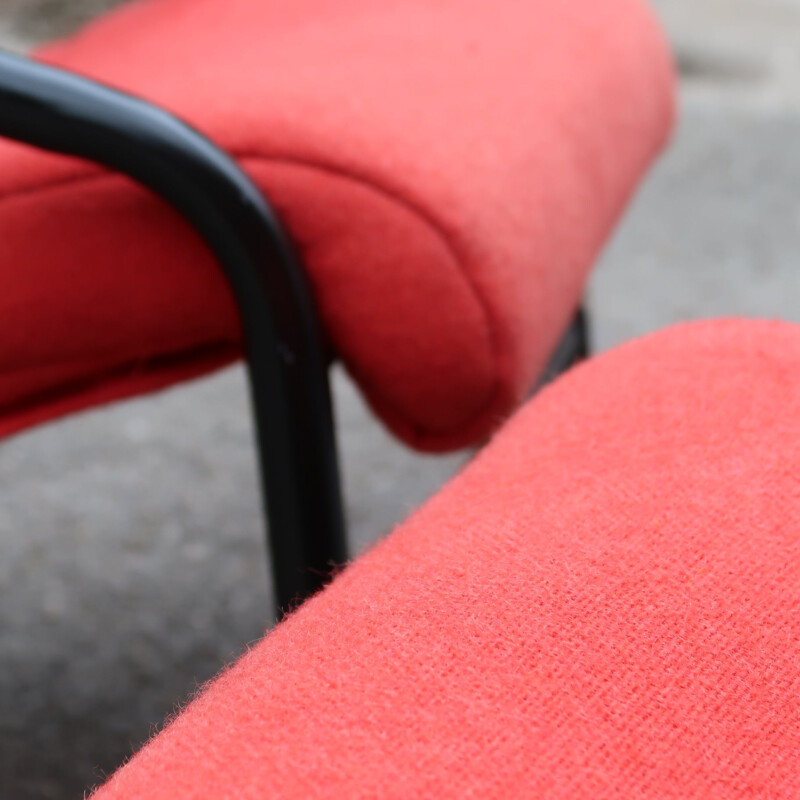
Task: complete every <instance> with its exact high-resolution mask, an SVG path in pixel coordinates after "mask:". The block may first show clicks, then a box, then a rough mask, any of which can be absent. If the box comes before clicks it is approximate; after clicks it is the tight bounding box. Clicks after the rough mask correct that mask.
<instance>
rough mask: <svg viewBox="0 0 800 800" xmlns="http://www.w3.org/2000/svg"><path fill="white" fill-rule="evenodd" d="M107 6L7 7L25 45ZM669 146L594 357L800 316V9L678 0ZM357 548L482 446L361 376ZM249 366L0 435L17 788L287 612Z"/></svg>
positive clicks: (347, 462) (671, 20) (139, 734)
mask: <svg viewBox="0 0 800 800" xmlns="http://www.w3.org/2000/svg"><path fill="white" fill-rule="evenodd" d="M109 5H112V3H111V2H109V0H99V2H98V1H95V2H86V0H80V2H79V1H78V0H72V2H67V1H66V0H35V1H32V0H0V37H2V39H3V41H4V43H5V44H7V45H9V46H12V47H14V48H16V49H23V48H24V47H25V46H27V45H29V44H30V43H32V42H33V41H35V40H36V39H37V38H42V37H45V36H50V35H56V34H59V33H62V32H65V31H67V30H69V29H70V28H72V27H74V26H75V25H77V24H80V23H81V22H82V21H83V20H84V19H86V18H88V17H89V16H91V14H93V13H95V12H96V11H98V10H99V9H100V8H101V7H104V6H109ZM656 5H657V7H658V9H659V11H660V12H661V13H662V14H663V16H664V19H665V22H666V24H667V27H668V29H669V31H670V34H671V36H672V38H673V41H674V43H675V46H676V51H677V54H678V62H679V64H680V67H681V71H682V74H683V77H684V83H683V90H682V95H683V97H682V119H681V124H680V127H679V130H678V133H677V135H676V137H675V141H674V143H673V146H672V148H671V150H670V152H669V154H668V155H667V156H666V158H664V160H663V161H662V162H661V164H660V165H659V167H658V168H657V169H656V170H655V172H654V173H653V175H652V177H651V178H650V179H649V181H648V182H647V184H646V186H645V187H644V189H643V190H642V191H641V192H640V194H639V196H638V197H637V199H636V201H635V203H634V204H633V206H632V208H631V210H630V213H629V214H628V216H627V218H626V221H625V223H624V224H623V226H622V227H621V229H620V231H619V233H618V234H617V235H616V237H615V238H614V240H613V242H612V243H611V244H610V246H609V247H608V249H607V251H606V253H605V255H604V257H603V259H602V262H601V265H600V267H599V269H598V270H597V272H596V276H595V278H594V280H593V282H592V285H591V289H590V292H589V305H590V309H591V312H592V315H593V332H594V338H595V347H596V349H605V348H607V347H610V346H612V345H614V344H616V343H618V342H620V341H624V340H627V339H630V338H631V337H634V336H638V335H640V334H642V333H645V332H647V331H650V330H653V329H656V328H659V327H662V326H664V325H667V324H669V323H671V322H674V321H676V320H682V319H694V318H698V317H706V316H714V315H752V316H768V317H783V318H785V319H796V320H800V311H798V308H800V302H799V301H800V271H798V270H797V268H796V258H795V253H796V251H797V249H798V245H800V203H798V200H797V187H798V186H800V160H799V159H798V158H797V143H798V142H799V141H800V116H799V114H800V88H798V87H800V81H798V77H799V76H800V63H799V62H800V48H798V47H797V46H796V43H797V40H798V36H799V35H800V0H659V1H658V2H657V3H656ZM335 391H336V404H337V414H338V417H339V420H340V428H339V430H340V436H341V442H342V449H343V460H344V466H345V478H346V491H347V497H348V514H349V518H350V522H351V529H352V539H353V546H354V549H356V550H358V549H360V548H362V547H364V546H365V545H366V544H367V543H369V542H371V541H372V540H374V539H375V538H376V537H377V536H379V535H381V534H382V533H385V532H386V531H388V530H389V529H391V527H392V526H393V525H394V524H395V523H396V522H397V521H399V520H401V519H402V518H403V517H404V516H405V515H406V514H407V513H408V512H409V510H410V509H412V508H413V507H415V506H417V505H418V504H419V503H420V502H422V500H423V499H424V498H425V497H426V496H428V495H429V494H431V493H432V492H434V491H435V490H436V489H437V488H438V487H439V486H440V485H441V484H442V483H443V482H444V481H445V480H446V479H447V478H448V476H450V475H451V474H452V473H453V472H454V471H456V470H457V469H458V467H459V465H460V464H461V463H462V462H463V461H464V459H465V458H466V457H467V456H465V455H456V456H451V457H447V458H429V457H428V458H426V457H421V456H419V455H415V454H412V453H409V452H408V451H406V450H405V449H403V448H402V447H401V446H399V445H398V444H397V443H395V442H394V441H392V440H391V439H390V438H389V437H388V436H387V435H386V434H385V433H384V432H383V431H382V430H381V429H380V428H379V427H378V425H377V424H376V423H375V422H374V421H373V420H372V418H371V417H370V415H369V413H368V412H367V411H366V410H365V409H364V407H363V405H362V403H361V401H360V400H359V398H358V395H357V394H356V392H355V391H354V390H353V388H352V386H351V385H350V383H349V382H348V380H347V379H346V377H345V376H344V375H343V374H342V373H341V372H337V374H336V376H335ZM250 435H251V431H250V426H249V422H248V417H247V406H246V401H245V387H244V378H243V373H242V370H241V369H240V368H234V369H230V370H227V371H225V372H223V373H221V374H219V375H217V376H215V377H212V378H210V379H207V380H202V381H198V382H195V383H193V384H191V385H188V386H184V387H181V388H178V389H174V390H172V391H169V392H165V393H162V394H160V395H157V396H155V397H149V398H145V399H141V400H136V401H133V402H128V403H124V404H120V405H117V406H114V407H112V408H108V409H103V410H99V411H96V412H92V413H89V414H83V415H79V416H76V417H74V418H72V419H70V420H68V421H65V422H62V423H59V424H55V425H49V426H45V427H43V428H41V429H39V430H36V431H33V432H31V433H28V434H25V435H22V436H19V437H16V438H13V439H11V440H8V441H5V442H3V443H2V444H0V548H1V549H0V798H2V799H3V800H5V799H6V798H20V799H21V800H29V799H30V800H32V799H33V798H70V797H73V798H79V797H81V796H82V792H83V791H84V789H86V788H87V787H90V786H91V785H92V784H94V783H96V782H98V781H100V780H101V779H102V776H103V775H105V774H107V773H108V772H109V771H111V770H113V769H114V767H115V766H116V765H118V764H119V763H120V762H121V761H122V760H123V759H124V758H125V757H126V756H128V755H129V754H130V752H131V750H132V749H133V748H134V747H136V746H137V745H138V744H139V743H141V742H142V741H143V740H144V739H146V738H147V737H148V735H149V733H150V732H151V731H152V730H153V729H154V728H155V727H156V726H158V725H159V724H160V722H161V720H162V719H163V717H164V716H165V715H166V714H169V713H171V712H172V711H173V709H174V708H176V706H177V705H178V704H180V703H181V702H184V701H185V699H186V698H187V697H188V696H189V695H190V694H191V692H192V691H194V689H195V687H197V685H198V684H200V683H202V682H203V681H205V680H207V679H208V678H209V677H210V676H212V675H213V674H214V673H215V672H216V671H217V670H218V669H219V668H220V666H221V665H223V664H225V663H226V662H229V661H230V660H232V659H233V658H235V657H236V655H237V653H239V652H240V651H241V649H242V648H243V647H244V646H245V645H246V643H247V642H250V641H252V640H254V639H256V638H257V637H258V636H259V635H260V634H261V633H262V631H263V629H264V628H265V626H266V625H267V624H268V621H269V618H270V614H271V607H270V600H269V588H268V578H267V569H266V565H265V562H264V551H263V543H262V538H261V535H260V524H261V523H260V517H259V507H258V497H257V493H256V482H255V473H254V453H253V449H252V446H251V439H250Z"/></svg>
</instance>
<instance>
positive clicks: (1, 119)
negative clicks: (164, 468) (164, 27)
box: [0, 53, 347, 613]
mask: <svg viewBox="0 0 800 800" xmlns="http://www.w3.org/2000/svg"><path fill="white" fill-rule="evenodd" d="M0 136H5V137H8V138H11V139H15V140H18V141H20V142H24V143H27V144H30V145H34V146H37V147H40V148H43V149H46V150H50V151H53V152H57V153H62V154H65V155H71V156H77V157H80V158H84V159H88V160H90V161H94V162H96V163H98V164H101V165H103V166H105V167H108V168H109V169H112V170H116V171H118V172H121V173H124V174H126V175H128V176H129V177H131V178H133V179H134V180H136V181H137V182H139V183H140V184H142V185H143V186H146V187H147V188H149V189H150V190H151V191H153V192H155V193H156V194H157V195H159V196H160V197H162V198H163V199H164V200H166V202H168V203H169V204H170V205H171V206H173V207H174V208H175V209H176V210H177V211H178V212H179V213H181V214H182V215H183V216H184V217H185V218H186V219H187V220H188V221H189V222H190V223H191V224H192V225H193V226H194V228H195V229H196V230H197V232H198V233H199V234H200V235H201V236H202V237H203V239H204V240H205V241H206V243H207V244H208V245H209V247H210V248H211V249H212V250H213V252H214V253H215V255H216V256H217V258H218V260H219V262H220V265H221V267H222V269H223V270H224V272H225V274H226V276H227V278H228V281H229V283H230V286H231V288H232V290H233V294H234V297H235V299H236V303H237V305H238V308H239V312H240V315H241V321H242V328H243V334H244V341H245V352H246V357H247V363H248V367H249V376H250V387H251V396H252V401H253V407H254V412H255V418H256V430H257V444H258V452H259V459H260V467H261V477H262V488H263V496H264V501H265V503H266V512H267V515H268V519H269V536H268V541H269V549H270V551H271V555H272V567H273V574H274V580H275V587H276V595H277V603H278V609H279V613H283V612H285V611H286V610H287V609H289V608H290V607H291V606H292V605H293V604H296V603H297V602H298V601H300V600H302V599H303V598H305V597H307V596H308V595H310V594H312V593H313V592H315V591H316V590H317V589H319V588H320V587H321V586H322V585H323V584H324V583H325V582H326V580H327V578H328V577H329V575H330V572H331V569H332V568H333V567H334V566H336V565H338V564H341V563H342V562H344V561H345V560H346V558H347V548H346V540H345V525H344V518H343V510H342V498H341V489H340V480H339V467H338V460H337V451H336V442H335V435H334V426H333V420H332V413H331V400H330V389H329V385H328V369H327V361H326V358H325V354H324V347H323V341H322V335H321V331H320V326H319V323H318V320H317V316H316V312H315V308H314V303H313V299H312V296H311V292H310V290H309V287H308V284H307V280H306V277H305V274H304V273H303V270H302V268H301V267H300V265H299V263H298V261H297V258H296V256H295V254H294V253H293V251H292V248H291V246H290V243H289V241H288V239H287V237H286V236H285V235H284V233H283V231H282V229H281V227H280V224H279V223H278V221H277V220H276V218H275V215H274V214H273V213H272V211H271V210H270V208H269V206H268V205H267V203H266V201H265V199H264V198H263V196H262V195H261V193H260V192H259V191H258V189H257V188H256V187H255V186H254V185H253V183H252V182H251V181H250V180H249V179H248V178H247V176H246V175H245V174H244V173H243V172H242V171H241V170H240V168H239V167H238V165H237V164H236V163H235V162H234V161H233V160H232V159H231V158H230V157H229V156H227V155H226V154H225V153H224V152H223V151H221V150H220V149H219V148H217V147H216V146H215V145H214V144H212V143H211V142H210V141H209V140H208V139H206V138H205V137H204V136H202V135H201V134H199V133H198V132H196V131H195V130H193V129H192V128H190V127H189V126H187V125H186V124H185V123H183V122H181V121H180V120H178V119H176V118H175V117H174V116H172V115H171V114H169V113H167V112H165V111H163V110H162V109H159V108H157V107H155V106H153V105H151V104H149V103H147V102H144V101H142V100H139V99H136V98H134V97H131V96H129V95H125V94H122V93H120V92H117V91H114V90H112V89H109V88H106V87H104V86H102V85H100V84H97V83H95V82H93V81H89V80H86V79H84V78H80V77H77V76H75V75H72V74H70V73H67V72H64V71H62V70H58V69H54V68H52V67H48V66H45V65H42V64H39V63H36V62H34V61H31V60H29V59H25V58H21V57H18V56H14V55H10V54H7V53H0ZM109 269H112V265H111V264H109Z"/></svg>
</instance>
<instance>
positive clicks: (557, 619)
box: [97, 321, 800, 800]
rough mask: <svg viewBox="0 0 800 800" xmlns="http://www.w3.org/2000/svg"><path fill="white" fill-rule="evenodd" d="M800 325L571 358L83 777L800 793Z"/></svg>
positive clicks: (290, 789) (383, 790) (217, 786)
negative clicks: (378, 529) (354, 549)
mask: <svg viewBox="0 0 800 800" xmlns="http://www.w3.org/2000/svg"><path fill="white" fill-rule="evenodd" d="M799 380H800V328H798V327H797V326H791V325H786V324H781V323H771V322H743V321H740V322H733V321H724V322H715V323H704V324H694V325H690V326H685V327H680V328H677V329H673V330H671V331H668V332H665V333H662V334H658V335H655V336H653V337H650V338H647V339H645V340H642V341H640V342H638V343H635V344H632V345H629V346H626V347H623V348H621V349H619V350H616V351H614V352H613V353H611V354H609V355H606V356H603V357H601V358H598V359H597V360H596V361H594V362H592V363H589V364H587V365H585V366H582V367H579V368H578V369H576V370H574V371H572V372H570V373H569V374H568V376H566V377H565V378H564V379H562V380H560V381H558V382H557V383H556V384H555V385H554V386H552V387H551V388H548V389H546V390H545V391H544V392H543V393H542V394H541V395H540V396H539V397H538V398H537V399H536V400H534V401H533V403H532V404H531V405H530V406H528V407H527V408H526V409H525V410H524V411H522V412H521V413H520V414H519V415H518V416H517V417H516V418H515V419H514V421H513V422H511V423H510V424H509V425H508V426H507V427H506V429H505V430H504V431H503V432H502V433H501V434H500V435H499V436H498V437H497V438H496V439H495V441H494V442H493V443H492V444H491V445H490V446H489V447H488V448H487V449H486V450H485V451H484V453H483V454H482V455H480V456H479V457H478V458H477V459H476V461H475V462H474V463H473V464H472V465H471V466H470V467H468V468H467V469H466V470H465V472H464V473H463V474H462V475H460V476H459V477H458V478H457V479H455V480H454V481H453V482H452V483H451V484H450V485H449V486H448V487H447V488H446V489H445V490H444V491H443V492H441V493H440V494H439V495H438V496H437V497H435V498H434V499H433V500H432V501H431V502H429V503H428V504H427V505H426V506H425V507H424V508H423V509H422V510H421V511H420V512H418V513H417V514H416V515H415V516H414V517H412V519H411V520H410V521H409V522H407V523H406V524H405V525H403V526H402V527H400V528H399V529H398V530H397V531H395V532H394V533H393V534H392V535H391V536H389V537H388V539H386V540H385V541H384V542H382V543H381V544H379V545H378V546H377V547H375V548H374V549H373V550H372V551H371V552H369V553H368V554H367V555H365V556H364V557H362V558H361V559H360V560H358V561H356V562H355V564H353V565H351V566H350V567H349V568H348V569H347V570H345V572H344V573H343V574H342V575H340V576H339V578H337V579H336V580H335V581H334V583H333V584H332V585H331V586H330V587H328V588H327V589H326V590H324V591H323V592H322V593H321V594H318V595H317V596H316V597H314V598H312V599H311V600H310V601H309V602H308V603H307V604H306V605H304V606H303V607H301V608H300V609H299V610H298V611H297V612H296V613H295V614H294V615H293V616H290V617H289V618H288V620H287V621H285V622H284V623H283V624H281V625H280V626H278V628H277V629H276V630H275V631H274V632H272V633H271V634H270V635H269V636H267V638H266V639H265V640H264V641H262V642H261V643H260V644H258V645H256V646H255V647H254V648H253V649H252V650H251V651H250V652H249V653H248V654H247V655H246V656H245V657H244V658H243V659H242V660H241V661H240V662H239V663H238V664H236V665H235V666H234V667H233V668H232V669H230V670H229V671H227V672H226V673H224V674H223V675H222V676H221V677H220V678H218V679H217V680H216V682H214V683H213V684H212V685H211V686H210V688H208V689H207V690H206V691H204V692H203V693H202V694H201V695H200V697H199V698H198V699H196V700H195V701H194V702H193V703H192V704H191V705H190V706H189V707H188V709H187V710H186V711H185V712H184V713H183V714H182V715H181V716H180V717H178V719H177V720H176V721H175V722H173V723H172V724H170V725H169V727H168V728H167V729H166V730H165V731H164V732H163V733H161V734H160V735H159V736H157V737H156V738H155V739H154V740H153V741H152V742H151V743H150V744H149V745H148V746H147V747H146V748H145V749H144V750H143V751H142V752H141V753H139V755H137V756H136V757H135V758H134V759H133V760H132V761H131V762H130V763H129V764H128V765H127V766H125V767H124V768H122V769H121V770H120V771H119V772H118V773H117V774H116V776H114V777H113V778H112V780H111V781H110V783H109V784H108V786H107V787H106V788H104V789H103V790H101V791H100V793H99V794H98V796H97V797H98V800H123V799H124V800H128V799H129V798H130V799H131V800H132V798H145V797H146V798H149V799H150V800H159V798H170V799H171V800H189V799H190V798H197V799H198V800H199V799H200V798H209V797H215V798H237V800H261V799H262V798H266V797H280V798H294V797H297V798H345V797H346V798H358V797H364V798H372V797H381V798H403V799H405V798H410V797H426V798H427V797H436V798H451V797H452V798H464V797H476V798H478V797H479V798H489V797H491V798H523V797H525V798H528V797H531V798H540V797H541V798H552V799H553V800H583V799H585V800H598V798H619V799H620V800H669V799H670V798H672V799H674V800H686V798H702V799H703V800H707V799H708V798H765V799H766V798H770V800H779V799H780V798H785V799H786V800H790V798H791V800H795V798H797V797H800V770H798V764H800V699H798V698H800V528H798V519H800V479H799V478H798V476H800V449H799V448H798V446H797V443H798V441H800V393H798V391H797V386H798V381H799Z"/></svg>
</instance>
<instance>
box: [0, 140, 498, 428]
mask: <svg viewBox="0 0 800 800" xmlns="http://www.w3.org/2000/svg"><path fill="white" fill-rule="evenodd" d="M231 156H232V157H233V158H235V159H236V160H237V161H245V162H247V161H250V162H257V163H258V164H264V165H273V164H274V165H281V164H286V165H289V166H297V167H305V168H307V169H309V170H316V171H319V172H322V173H325V174H329V175H333V176H335V177H337V178H340V179H346V180H350V181H353V182H354V183H356V184H358V185H359V186H361V187H362V188H364V189H367V190H369V191H372V192H374V193H375V194H377V195H379V196H382V197H384V198H385V199H387V200H389V201H391V202H392V203H394V204H395V205H397V206H399V207H401V208H403V209H404V210H406V211H408V212H409V213H410V214H411V215H412V216H414V217H416V218H417V219H418V220H419V221H420V222H421V223H423V225H424V226H425V227H426V228H428V230H430V231H432V232H433V233H434V234H435V235H436V237H437V238H438V239H439V240H440V241H441V243H442V245H443V246H444V248H445V250H446V251H447V252H448V253H449V254H450V257H451V258H452V259H453V262H454V264H455V265H456V269H457V271H458V273H459V274H460V275H461V278H462V280H463V281H464V283H465V285H466V286H467V288H468V289H469V291H470V293H471V294H472V296H473V299H474V300H475V302H476V303H477V305H478V307H479V308H480V309H481V312H482V314H483V317H484V322H485V325H486V330H487V332H488V337H489V348H490V352H491V356H492V362H493V366H494V377H493V380H492V388H491V390H490V391H489V393H488V395H487V399H486V401H485V402H484V403H483V404H482V405H481V406H480V408H479V409H478V410H477V411H476V412H475V413H474V414H473V416H472V418H471V420H472V421H474V420H475V419H478V418H480V417H481V416H482V415H484V414H485V413H486V411H487V409H489V408H491V407H492V406H493V405H494V404H495V402H496V398H497V394H498V392H499V388H500V380H499V368H500V359H499V347H498V342H497V333H496V330H495V326H494V324H493V320H492V315H491V313H490V312H489V308H488V305H487V303H486V301H485V299H484V298H483V296H482V295H481V293H480V291H479V290H478V288H477V286H476V285H475V283H474V282H473V280H472V278H471V277H470V276H469V275H468V273H467V271H466V269H465V268H464V264H463V260H462V259H461V258H460V257H459V253H458V251H457V249H456V247H455V246H454V243H453V241H452V240H451V238H450V237H449V236H448V235H447V233H446V231H445V229H444V228H443V226H442V225H441V224H440V223H439V222H438V221H437V220H436V219H435V218H434V217H433V216H432V215H431V214H430V213H429V212H427V211H426V210H425V209H423V208H422V207H421V206H419V205H418V204H416V203H414V202H412V201H411V200H409V199H408V198H406V197H405V196H403V195H402V194H401V193H399V192H397V191H394V190H392V189H390V188H387V187H386V186H384V185H381V184H377V183H373V182H372V181H369V180H367V179H366V178H364V177H361V176H360V175H357V174H355V173H353V172H350V171H348V170H345V169H342V168H338V167H336V166H333V165H329V164H323V163H319V162H314V161H311V160H306V159H300V158H293V157H291V156H264V155H261V154H258V153H247V152H233V153H231ZM117 177H126V176H124V175H122V174H121V173H115V172H110V171H107V170H100V169H99V168H98V171H97V172H93V173H90V174H83V175H75V176H69V177H66V178H62V179H60V180H54V181H51V182H49V183H43V184H40V185H38V186H31V187H28V188H26V189H22V190H19V191H16V192H8V193H7V194H4V195H0V205H2V203H4V202H6V201H12V200H16V199H19V198H25V197H35V196H37V195H39V194H45V193H47V192H48V191H50V190H56V189H62V188H68V187H69V186H72V185H74V186H76V187H79V186H82V185H85V184H89V183H95V182H98V181H102V180H108V179H110V178H117ZM131 180H132V179H131ZM266 199H267V201H268V202H269V197H268V196H267V197H266ZM362 382H363V383H364V384H365V391H367V393H368V394H372V396H373V397H375V398H378V397H382V392H376V391H374V390H372V389H371V388H369V382H368V381H367V382H364V381H362ZM381 403H384V401H383V400H381ZM386 405H387V406H389V407H392V404H390V403H386ZM393 413H395V414H397V416H398V417H400V418H401V419H405V418H406V415H405V414H400V413H398V412H396V411H394V412H393ZM469 424H471V423H467V424H466V425H460V426H459V429H461V428H466V427H468V425H469ZM412 427H413V429H414V430H415V431H417V430H418V429H417V428H416V427H415V426H412ZM421 433H422V432H421ZM452 433H453V431H452V430H436V431H426V432H424V433H422V435H433V436H443V435H448V434H452Z"/></svg>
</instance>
